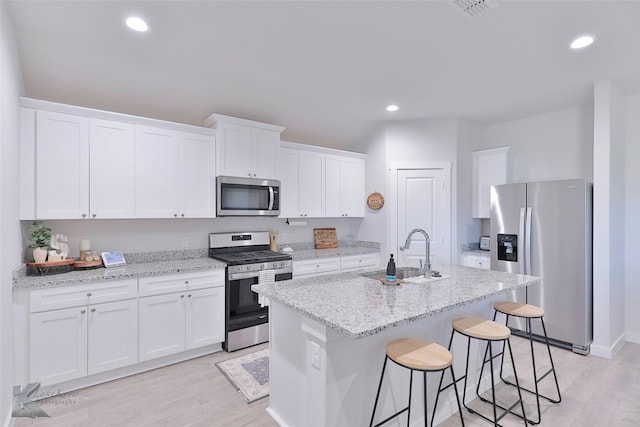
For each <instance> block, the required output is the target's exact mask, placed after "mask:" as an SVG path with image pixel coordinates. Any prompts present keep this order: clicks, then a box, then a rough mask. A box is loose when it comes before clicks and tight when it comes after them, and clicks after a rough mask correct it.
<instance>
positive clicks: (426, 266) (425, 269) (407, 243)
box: [400, 228, 431, 278]
mask: <svg viewBox="0 0 640 427" xmlns="http://www.w3.org/2000/svg"><path fill="white" fill-rule="evenodd" d="M414 233H420V234H422V235H423V236H424V239H425V242H426V249H425V260H424V265H423V264H422V260H420V269H421V270H422V273H423V274H424V277H426V278H429V277H431V261H430V260H429V258H430V256H429V255H430V251H431V239H430V238H429V235H428V234H427V232H426V231H424V230H423V229H422V228H414V229H413V230H411V232H410V233H409V235H408V236H407V240H406V241H405V242H404V246H400V249H401V250H403V251H404V250H405V249H409V248H410V247H411V236H413V234H414Z"/></svg>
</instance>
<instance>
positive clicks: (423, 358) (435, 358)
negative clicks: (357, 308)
mask: <svg viewBox="0 0 640 427" xmlns="http://www.w3.org/2000/svg"><path fill="white" fill-rule="evenodd" d="M386 352H387V354H386V356H385V358H384V364H383V365H382V374H381V375H380V383H379V385H378V392H377V393H376V403H375V404H374V405H373V413H372V414H371V423H369V426H373V419H374V417H375V414H376V408H377V406H378V399H379V398H380V389H381V388H382V380H383V378H384V371H385V369H386V367H387V360H389V359H391V361H393V362H395V363H396V364H397V365H399V366H402V367H403V368H407V369H409V370H410V371H411V374H410V377H409V403H408V405H407V407H406V408H404V409H402V410H400V411H398V412H396V413H395V414H393V415H391V416H390V417H387V418H385V419H384V420H383V421H381V422H379V423H378V424H376V425H375V426H374V427H378V426H381V425H382V424H384V423H386V422H387V421H390V420H391V419H393V418H395V417H397V416H398V415H400V414H402V413H403V412H405V411H406V412H407V426H408V425H409V422H410V420H411V388H412V385H413V371H419V372H422V381H423V389H424V425H425V426H427V372H440V371H442V373H443V375H444V371H445V370H447V369H450V371H451V378H452V379H453V378H455V377H454V375H453V366H452V362H453V357H452V356H451V353H450V352H449V350H447V349H446V348H444V347H443V346H441V345H440V344H436V343H432V342H429V341H425V340H421V339H417V338H400V339H396V340H393V341H390V342H389V343H387V348H386ZM441 382H442V380H441ZM452 384H453V386H454V389H455V392H456V399H457V401H458V411H460V421H461V422H462V425H463V426H464V419H463V418H462V408H461V407H460V399H459V398H458V389H457V387H456V383H455V381H453V382H452ZM440 391H441V390H438V394H437V395H436V401H435V403H434V405H433V415H432V416H431V425H432V426H433V417H434V416H435V413H436V408H437V405H438V397H440Z"/></svg>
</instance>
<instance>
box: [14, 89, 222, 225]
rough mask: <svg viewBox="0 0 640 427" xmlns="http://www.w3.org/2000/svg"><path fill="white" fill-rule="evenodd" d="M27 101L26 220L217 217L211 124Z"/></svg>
mask: <svg viewBox="0 0 640 427" xmlns="http://www.w3.org/2000/svg"><path fill="white" fill-rule="evenodd" d="M21 102H22V104H23V108H22V109H21V125H20V219H23V220H28V219H83V218H90V219H113V218H174V217H175V218H212V217H215V137H214V133H215V132H213V131H211V130H210V129H206V128H198V127H196V126H189V125H182V124H178V123H171V122H161V121H159V120H153V119H147V118H144V117H135V116H127V115H124V114H118V113H112V112H108V111H99V110H92V109H88V108H82V107H75V106H71V105H64V104H57V103H52V102H46V101H39V100H33V99H28V98H21ZM111 119H114V120H111Z"/></svg>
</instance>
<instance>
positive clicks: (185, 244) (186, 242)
mask: <svg viewBox="0 0 640 427" xmlns="http://www.w3.org/2000/svg"><path fill="white" fill-rule="evenodd" d="M182 247H183V248H188V247H189V238H188V237H183V238H182Z"/></svg>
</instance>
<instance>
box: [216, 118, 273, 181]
mask: <svg viewBox="0 0 640 427" xmlns="http://www.w3.org/2000/svg"><path fill="white" fill-rule="evenodd" d="M204 124H205V126H208V127H212V128H215V129H216V175H224V176H239V177H251V178H263V179H276V178H277V175H278V174H277V162H278V149H279V147H280V134H281V133H282V131H284V129H285V128H284V127H282V126H276V125H270V124H267V123H261V122H254V121H252V120H245V119H240V118H237V117H231V116H224V115H222V114H212V115H210V116H209V117H207V119H206V120H205V122H204Z"/></svg>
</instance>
